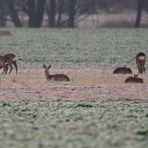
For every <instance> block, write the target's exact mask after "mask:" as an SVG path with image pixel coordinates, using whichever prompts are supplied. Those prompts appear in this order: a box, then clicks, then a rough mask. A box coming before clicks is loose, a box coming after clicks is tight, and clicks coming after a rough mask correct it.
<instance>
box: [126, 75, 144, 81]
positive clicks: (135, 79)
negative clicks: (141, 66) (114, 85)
mask: <svg viewBox="0 0 148 148" xmlns="http://www.w3.org/2000/svg"><path fill="white" fill-rule="evenodd" d="M125 83H143V79H142V78H139V77H138V74H137V75H135V74H134V76H130V77H128V78H127V79H126V80H125Z"/></svg>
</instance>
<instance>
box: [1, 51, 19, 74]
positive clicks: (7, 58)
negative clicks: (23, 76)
mask: <svg viewBox="0 0 148 148" xmlns="http://www.w3.org/2000/svg"><path fill="white" fill-rule="evenodd" d="M12 65H14V67H15V69H16V74H17V72H18V66H17V59H16V55H15V54H13V53H9V54H6V55H4V56H0V69H1V68H3V72H2V74H5V75H6V74H7V72H8V67H10V71H9V74H10V73H11V72H12V69H13V66H12Z"/></svg>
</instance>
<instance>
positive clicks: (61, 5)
mask: <svg viewBox="0 0 148 148" xmlns="http://www.w3.org/2000/svg"><path fill="white" fill-rule="evenodd" d="M64 3H65V0H59V1H58V12H57V13H58V14H57V15H58V18H57V26H58V27H61V23H62V13H63V8H64Z"/></svg>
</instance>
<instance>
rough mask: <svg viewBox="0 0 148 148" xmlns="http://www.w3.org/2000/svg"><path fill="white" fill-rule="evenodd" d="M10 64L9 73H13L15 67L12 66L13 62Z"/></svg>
mask: <svg viewBox="0 0 148 148" xmlns="http://www.w3.org/2000/svg"><path fill="white" fill-rule="evenodd" d="M9 66H10V71H9V74H11V72H12V69H13V67H12V64H9Z"/></svg>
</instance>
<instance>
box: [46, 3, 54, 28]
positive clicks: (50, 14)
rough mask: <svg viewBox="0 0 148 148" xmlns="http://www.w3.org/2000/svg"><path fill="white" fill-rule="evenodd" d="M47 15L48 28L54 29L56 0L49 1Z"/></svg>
mask: <svg viewBox="0 0 148 148" xmlns="http://www.w3.org/2000/svg"><path fill="white" fill-rule="evenodd" d="M47 13H48V18H49V27H55V24H56V20H55V15H56V0H50V2H49V7H48V8H47Z"/></svg>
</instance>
